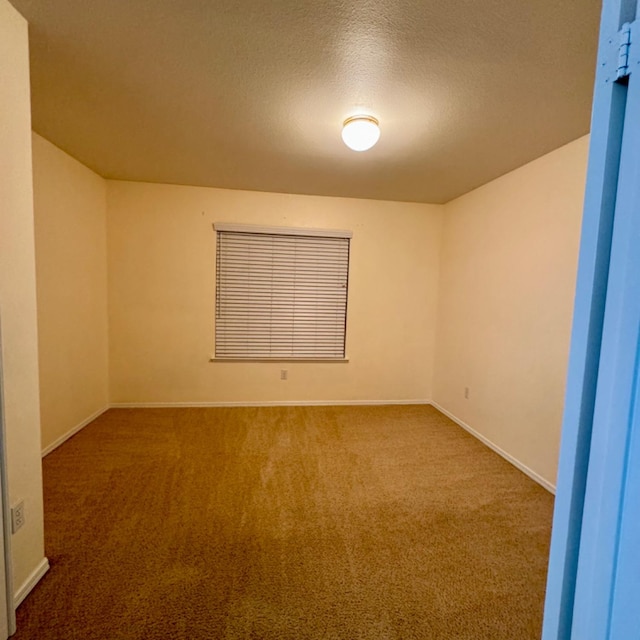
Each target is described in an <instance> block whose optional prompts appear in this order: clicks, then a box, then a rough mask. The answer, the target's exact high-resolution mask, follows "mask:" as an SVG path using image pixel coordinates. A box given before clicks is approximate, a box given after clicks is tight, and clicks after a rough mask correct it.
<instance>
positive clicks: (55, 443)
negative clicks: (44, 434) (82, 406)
mask: <svg viewBox="0 0 640 640" xmlns="http://www.w3.org/2000/svg"><path fill="white" fill-rule="evenodd" d="M107 409H109V405H107V406H106V407H103V408H102V409H98V411H96V412H95V413H93V414H91V415H90V416H89V417H88V418H85V419H84V420H83V421H82V422H81V423H80V424H77V425H76V426H75V427H73V428H72V429H70V430H69V431H67V432H66V433H65V434H63V435H61V436H60V437H59V438H58V439H57V440H54V441H53V442H52V443H51V444H49V445H47V446H46V447H45V448H44V449H43V450H42V457H43V458H44V457H45V456H46V455H48V454H49V453H51V452H52V451H53V450H54V449H57V448H58V447H59V446H60V445H61V444H62V443H63V442H66V441H67V440H68V439H69V438H70V437H71V436H75V435H76V433H78V431H80V430H81V429H84V427H86V426H87V425H88V424H89V423H90V422H93V421H94V420H95V419H96V418H97V417H99V416H101V415H102V414H103V413H104V412H105V411H107Z"/></svg>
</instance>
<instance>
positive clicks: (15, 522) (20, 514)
mask: <svg viewBox="0 0 640 640" xmlns="http://www.w3.org/2000/svg"><path fill="white" fill-rule="evenodd" d="M23 526H24V500H20V502H18V503H17V504H14V505H13V507H11V533H15V532H16V531H18V529H21V528H22V527H23Z"/></svg>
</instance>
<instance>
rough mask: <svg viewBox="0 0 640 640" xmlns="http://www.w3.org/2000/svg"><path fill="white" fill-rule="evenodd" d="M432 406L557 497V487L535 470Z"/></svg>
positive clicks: (445, 412) (441, 408)
mask: <svg viewBox="0 0 640 640" xmlns="http://www.w3.org/2000/svg"><path fill="white" fill-rule="evenodd" d="M431 404H432V405H433V407H435V408H436V409H437V410H438V411H440V413H444V415H445V416H447V418H449V419H450V420H453V421H454V422H455V423H456V424H457V425H458V426H460V427H462V428H463V429H464V430H465V431H468V432H469V433H470V434H471V435H472V436H474V437H475V438H477V439H478V440H480V442H482V443H483V444H485V445H487V447H489V449H492V450H493V451H495V452H496V453H497V454H498V455H499V456H502V457H503V458H504V459H505V460H506V461H507V462H510V463H511V464H512V465H513V466H514V467H516V468H517V469H520V471H522V473H524V474H525V475H527V476H529V477H530V478H531V479H532V480H535V481H536V482H537V483H538V484H539V485H541V486H542V487H544V488H545V489H546V490H547V491H549V492H550V493H553V494H554V495H555V493H556V486H555V485H554V484H552V483H551V482H549V481H548V480H546V479H545V478H543V477H542V476H541V475H540V474H538V473H536V472H535V471H534V470H533V469H530V468H529V467H527V465H526V464H523V463H522V462H520V460H518V459H517V458H514V457H513V456H512V455H511V454H510V453H507V452H506V451H505V450H504V449H501V448H500V447H499V446H498V445H497V444H495V443H494V442H491V440H489V438H487V437H485V436H483V435H482V434H481V433H479V432H478V431H476V430H475V429H474V428H473V427H470V426H469V425H468V424H467V423H466V422H463V421H462V420H460V418H457V417H456V416H454V415H453V414H452V413H450V412H449V411H447V410H446V409H444V408H443V407H441V406H440V405H439V404H438V403H437V402H433V401H432V402H431Z"/></svg>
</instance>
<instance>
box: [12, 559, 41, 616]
mask: <svg viewBox="0 0 640 640" xmlns="http://www.w3.org/2000/svg"><path fill="white" fill-rule="evenodd" d="M47 571H49V559H48V558H42V560H40V563H39V564H38V566H37V567H36V568H35V569H34V570H33V571H32V572H31V574H30V575H29V577H28V578H27V579H26V580H25V581H24V582H23V583H22V585H21V586H20V588H19V589H18V590H17V591H16V592H15V594H14V595H13V606H14V607H15V608H16V609H17V608H18V607H19V606H20V604H22V601H23V600H24V599H25V598H26V597H27V596H28V595H29V594H30V593H31V590H32V589H33V588H34V587H35V586H36V585H37V584H38V582H40V579H41V578H42V576H44V574H45V573H47Z"/></svg>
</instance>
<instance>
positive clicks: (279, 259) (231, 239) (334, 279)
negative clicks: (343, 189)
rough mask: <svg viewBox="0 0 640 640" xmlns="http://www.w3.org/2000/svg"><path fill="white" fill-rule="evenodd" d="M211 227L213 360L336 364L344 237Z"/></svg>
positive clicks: (344, 286)
mask: <svg viewBox="0 0 640 640" xmlns="http://www.w3.org/2000/svg"><path fill="white" fill-rule="evenodd" d="M215 228H216V232H217V253H216V334H215V335H216V351H215V355H216V359H218V358H220V359H224V358H227V359H249V360H261V359H275V360H282V359H296V358H298V359H303V360H304V359H313V360H316V359H320V360H343V359H344V358H345V337H346V320H347V293H348V276H349V243H350V238H351V233H350V232H348V231H322V230H314V229H288V228H270V227H249V226H241V225H229V224H219V223H216V225H215Z"/></svg>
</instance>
